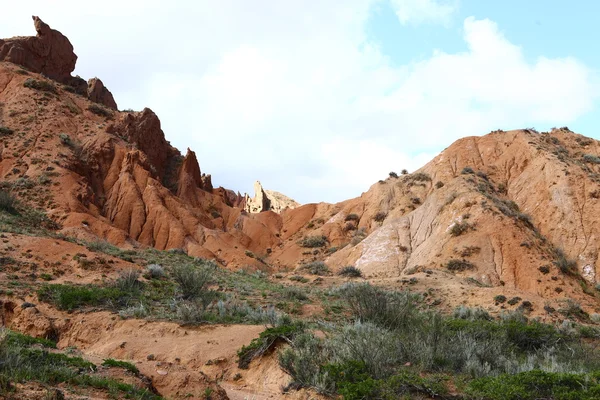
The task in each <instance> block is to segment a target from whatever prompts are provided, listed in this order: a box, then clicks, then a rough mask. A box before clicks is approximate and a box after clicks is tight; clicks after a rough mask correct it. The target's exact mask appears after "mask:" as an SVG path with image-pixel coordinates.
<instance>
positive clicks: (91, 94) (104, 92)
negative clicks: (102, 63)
mask: <svg viewBox="0 0 600 400" xmlns="http://www.w3.org/2000/svg"><path fill="white" fill-rule="evenodd" d="M87 96H88V99H90V100H91V101H93V102H95V103H100V104H103V105H105V106H106V107H108V108H112V109H113V110H117V103H116V102H115V99H114V98H113V95H112V93H111V92H110V90H108V89H107V88H106V87H105V86H104V84H103V83H102V81H101V80H100V79H98V78H92V79H90V80H89V81H88V87H87Z"/></svg>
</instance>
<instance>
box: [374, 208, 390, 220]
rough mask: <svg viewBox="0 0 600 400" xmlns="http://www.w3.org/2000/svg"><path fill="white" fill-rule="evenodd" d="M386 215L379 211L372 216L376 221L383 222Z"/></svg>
mask: <svg viewBox="0 0 600 400" xmlns="http://www.w3.org/2000/svg"><path fill="white" fill-rule="evenodd" d="M386 217H387V213H385V212H383V211H379V212H378V213H377V214H375V216H373V219H374V220H375V221H376V222H383V221H384V220H385V219H386Z"/></svg>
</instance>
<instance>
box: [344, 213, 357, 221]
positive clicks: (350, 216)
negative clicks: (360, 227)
mask: <svg viewBox="0 0 600 400" xmlns="http://www.w3.org/2000/svg"><path fill="white" fill-rule="evenodd" d="M358 220H360V217H359V216H358V214H354V213H352V214H348V215H346V218H345V220H344V221H358Z"/></svg>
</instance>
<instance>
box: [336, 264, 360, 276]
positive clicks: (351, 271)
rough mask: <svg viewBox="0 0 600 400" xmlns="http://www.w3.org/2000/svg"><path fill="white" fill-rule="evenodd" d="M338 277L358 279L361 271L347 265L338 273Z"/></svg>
mask: <svg viewBox="0 0 600 400" xmlns="http://www.w3.org/2000/svg"><path fill="white" fill-rule="evenodd" d="M338 275H341V276H346V277H348V278H360V277H361V276H362V271H361V270H360V269H358V268H356V267H355V266H354V265H347V266H345V267H344V268H342V269H341V270H340V272H338Z"/></svg>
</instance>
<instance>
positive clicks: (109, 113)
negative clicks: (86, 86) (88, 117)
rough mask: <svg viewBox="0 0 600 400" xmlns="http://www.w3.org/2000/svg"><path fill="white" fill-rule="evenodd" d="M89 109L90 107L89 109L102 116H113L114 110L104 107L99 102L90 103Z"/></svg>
mask: <svg viewBox="0 0 600 400" xmlns="http://www.w3.org/2000/svg"><path fill="white" fill-rule="evenodd" d="M87 109H88V111H90V112H92V113H94V114H96V115H99V116H101V117H106V118H111V117H112V116H113V113H112V111H110V110H108V109H106V108H104V107H102V106H101V105H99V104H95V103H94V104H90V105H89V106H88V108H87Z"/></svg>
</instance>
